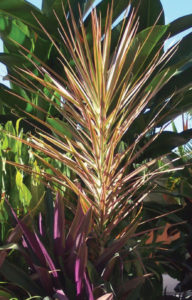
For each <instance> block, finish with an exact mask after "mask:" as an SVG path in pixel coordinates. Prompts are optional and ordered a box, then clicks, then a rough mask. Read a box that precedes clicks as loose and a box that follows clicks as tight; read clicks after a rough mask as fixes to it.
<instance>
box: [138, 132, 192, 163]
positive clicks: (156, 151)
mask: <svg viewBox="0 0 192 300" xmlns="http://www.w3.org/2000/svg"><path fill="white" fill-rule="evenodd" d="M151 138H153V136H151ZM191 138H192V129H188V130H185V131H183V132H181V133H175V132H171V131H164V132H162V133H161V134H160V135H159V136H158V137H157V139H156V140H155V141H154V142H153V143H152V144H151V145H150V146H149V147H148V148H147V149H146V151H145V152H144V154H143V155H142V159H143V158H148V157H150V158H155V157H158V156H161V155H163V154H166V153H168V152H170V151H171V150H173V149H174V148H175V147H178V146H179V145H184V144H186V143H187V142H188V141H189V140H190V139H191Z"/></svg>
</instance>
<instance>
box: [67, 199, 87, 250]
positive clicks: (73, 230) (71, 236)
mask: <svg viewBox="0 0 192 300" xmlns="http://www.w3.org/2000/svg"><path fill="white" fill-rule="evenodd" d="M83 217H84V213H83V210H82V207H81V204H80V202H78V205H77V209H76V213H75V217H74V219H73V222H72V224H71V226H70V229H69V232H68V235H67V238H66V248H67V249H70V248H71V247H72V245H73V243H74V240H75V239H76V236H77V235H78V233H79V229H80V227H81V224H82V222H83Z"/></svg>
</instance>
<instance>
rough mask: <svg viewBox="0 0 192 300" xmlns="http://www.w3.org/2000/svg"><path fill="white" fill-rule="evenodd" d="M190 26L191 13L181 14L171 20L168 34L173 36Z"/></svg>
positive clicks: (191, 20)
mask: <svg viewBox="0 0 192 300" xmlns="http://www.w3.org/2000/svg"><path fill="white" fill-rule="evenodd" d="M191 27H192V14H190V15H187V16H183V17H181V18H178V19H176V20H174V21H173V22H171V23H170V24H169V30H168V32H169V33H170V36H171V37H172V36H174V35H176V34H178V33H180V32H182V31H184V30H187V29H189V28H191Z"/></svg>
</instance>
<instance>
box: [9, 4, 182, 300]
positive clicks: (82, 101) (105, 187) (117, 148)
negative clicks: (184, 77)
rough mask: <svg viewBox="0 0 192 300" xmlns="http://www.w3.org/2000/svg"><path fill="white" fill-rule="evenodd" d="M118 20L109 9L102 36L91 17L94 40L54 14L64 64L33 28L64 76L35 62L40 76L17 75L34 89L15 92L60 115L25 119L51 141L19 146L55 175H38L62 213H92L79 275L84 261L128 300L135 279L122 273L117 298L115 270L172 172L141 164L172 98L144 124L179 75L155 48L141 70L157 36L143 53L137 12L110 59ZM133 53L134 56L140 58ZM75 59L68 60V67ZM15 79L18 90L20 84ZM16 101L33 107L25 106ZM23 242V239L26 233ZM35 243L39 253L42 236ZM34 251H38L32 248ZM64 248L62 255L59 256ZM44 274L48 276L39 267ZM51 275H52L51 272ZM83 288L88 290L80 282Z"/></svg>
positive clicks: (30, 140)
mask: <svg viewBox="0 0 192 300" xmlns="http://www.w3.org/2000/svg"><path fill="white" fill-rule="evenodd" d="M80 15H81V14H80ZM112 15H113V10H112V9H108V11H107V16H106V22H105V26H104V28H103V26H101V17H100V16H98V15H97V13H96V11H93V12H92V15H91V16H92V37H91V38H88V36H87V34H86V29H85V27H84V23H83V22H82V19H81V18H80V22H79V23H78V24H77V23H76V21H75V19H74V17H73V13H72V11H71V10H70V14H69V15H68V14H65V11H64V9H63V16H64V22H65V25H66V27H65V28H64V27H63V26H62V22H61V20H60V18H58V16H57V14H56V15H55V17H56V19H57V21H58V26H59V33H60V37H61V40H63V43H64V46H65V48H66V51H68V55H67V58H66V56H65V55H64V54H63V52H62V50H61V49H60V48H59V47H58V45H57V43H56V42H54V40H53V39H52V37H51V36H50V35H49V33H48V32H46V30H45V28H44V27H43V25H42V24H41V23H40V22H39V21H38V19H37V22H38V23H39V26H40V27H41V29H42V30H44V32H45V33H46V34H47V36H48V37H49V38H50V40H51V41H52V43H53V45H54V46H55V48H56V49H57V51H58V54H59V56H60V58H59V61H60V64H61V66H62V67H63V69H64V73H65V76H64V77H61V76H59V75H58V74H57V73H56V72H55V71H53V70H51V69H50V68H49V67H46V65H45V64H44V63H43V62H41V61H40V60H39V59H38V58H37V57H34V56H33V55H32V57H31V58H29V56H28V59H29V60H30V61H31V62H32V63H33V64H34V66H35V67H36V69H37V72H38V75H35V74H34V73H33V72H31V71H30V70H29V69H27V67H26V68H22V69H21V68H17V70H16V71H17V72H19V73H20V76H23V78H24V82H25V83H26V82H28V85H26V84H25V83H24V82H22V81H20V80H16V81H15V83H17V84H18V85H19V86H21V87H22V88H23V89H25V90H26V91H30V93H34V94H36V93H38V94H39V97H41V100H42V101H44V102H45V103H47V102H48V103H51V104H52V105H53V106H54V108H55V109H56V110H57V111H58V113H59V114H60V117H59V118H54V117H51V116H49V117H48V118H47V122H44V121H42V119H39V118H38V117H36V116H34V115H30V113H26V114H27V115H28V116H29V117H31V118H33V119H34V120H35V121H38V122H39V123H41V124H42V125H44V126H45V127H46V128H47V129H48V130H49V133H46V132H45V131H39V137H37V136H32V135H30V136H28V137H27V139H22V140H21V139H20V138H19V137H18V138H16V137H14V138H16V139H17V140H19V141H22V142H23V143H25V144H27V145H29V146H30V147H31V148H33V149H34V153H33V154H34V156H36V157H37V158H38V159H39V160H40V161H41V163H43V164H44V165H45V167H46V168H49V169H50V170H51V172H52V175H50V173H49V172H46V171H45V169H44V170H43V169H42V171H41V172H40V173H38V175H40V176H41V177H42V180H43V181H44V182H45V183H46V184H48V183H47V182H49V184H50V186H51V188H52V189H58V188H60V189H61V190H62V192H63V193H64V199H65V205H66V206H67V208H68V209H70V210H71V212H72V214H74V216H76V215H78V213H77V212H78V208H76V207H79V206H80V207H81V210H82V214H83V216H88V215H89V214H90V212H92V217H91V221H89V222H90V224H89V226H90V228H89V230H88V229H86V230H85V232H84V233H81V234H82V239H81V234H80V235H79V236H77V237H76V246H77V245H79V243H80V244H81V242H82V243H83V246H82V248H80V249H79V251H80V252H79V253H80V254H79V255H80V256H81V255H82V257H81V258H80V260H78V259H77V260H76V263H77V268H80V269H81V267H80V265H81V263H82V261H84V262H83V270H85V269H84V268H86V266H85V265H84V264H86V262H87V260H86V258H83V255H85V256H86V255H88V262H89V263H90V264H92V265H93V266H94V268H95V269H96V270H97V272H98V274H99V276H102V278H103V279H104V280H105V281H107V282H108V283H109V286H108V288H106V287H105V288H106V290H107V292H108V291H110V292H112V293H113V297H114V299H115V298H116V299H126V297H127V295H128V294H129V293H130V291H131V288H130V284H128V281H129V274H127V273H126V272H124V271H123V273H122V274H123V276H124V277H125V278H123V279H124V280H125V283H124V285H123V288H122V289H121V288H120V286H121V284H120V285H119V286H116V284H117V282H115V280H114V277H113V280H112V281H113V284H112V283H111V282H112V281H111V272H112V270H113V269H114V268H115V267H116V265H117V269H120V270H122V268H123V261H124V259H126V257H127V255H128V254H129V252H130V247H129V241H130V240H131V238H133V237H134V234H135V231H136V230H137V228H138V225H139V223H140V220H141V218H142V207H143V201H144V200H145V198H146V197H147V195H148V194H149V193H151V191H152V190H153V189H154V184H155V180H156V179H157V177H158V176H160V175H161V174H164V173H165V172H169V171H172V170H171V168H170V167H169V163H168V164H166V163H165V164H163V165H160V167H159V165H158V159H150V160H147V159H145V156H143V153H144V152H145V151H146V149H148V148H149V147H150V146H152V145H153V142H154V141H155V140H156V139H158V136H159V135H160V134H161V131H159V132H157V133H155V134H153V135H152V138H149V139H148V137H150V134H151V132H153V130H154V128H155V127H156V126H157V125H158V124H159V123H160V122H161V121H162V119H164V118H165V117H166V115H164V114H163V110H164V109H165V111H166V108H167V106H168V104H169V100H170V99H171V98H170V99H167V101H166V102H164V100H163V104H162V103H159V106H157V108H156V109H155V110H154V113H153V114H150V115H148V114H147V110H146V108H148V107H150V105H154V103H153V100H154V97H155V95H156V94H158V92H159V91H160V90H161V88H162V87H163V86H164V85H165V84H166V83H167V82H168V81H169V80H170V78H172V76H173V75H174V73H175V72H176V68H178V67H179V66H180V65H175V66H174V67H173V66H172V67H170V68H169V67H167V68H166V62H167V60H168V58H169V56H171V54H173V53H174V51H175V48H174V49H171V50H170V51H169V52H168V53H164V54H162V52H163V51H162V45H161V43H160V44H159V45H158V42H159V38H158V39H157V40H156V43H155V46H154V45H153V47H154V48H157V49H158V50H157V52H156V55H154V56H153V59H152V60H150V61H148V64H147V65H146V66H145V68H143V64H141V65H140V63H141V58H142V57H144V58H143V59H144V61H145V62H146V59H145V53H146V48H145V45H146V44H147V43H149V41H150V38H151V36H152V35H153V36H154V35H155V32H156V31H157V30H158V28H156V26H155V25H154V26H152V27H151V28H150V30H148V34H147V36H146V38H145V39H144V41H143V43H141V44H139V43H137V38H136V33H137V29H138V25H139V21H138V20H137V18H136V14H135V13H134V11H133V12H131V13H130V17H129V19H128V21H126V20H125V22H124V26H123V27H122V30H121V32H120V36H119V41H118V43H117V45H116V47H114V45H113V49H114V51H111V47H112V41H113V40H112ZM69 16H70V17H69ZM135 44H136V45H138V47H136V48H135ZM23 50H26V49H23ZM153 50H154V49H153ZM26 51H27V50H26ZM28 54H30V53H29V52H28ZM69 55H70V56H71V60H69V59H68V57H69ZM26 58H27V57H26ZM11 79H12V80H13V81H14V78H11ZM35 81H36V82H38V86H39V84H41V86H42V89H39V88H38V90H36V88H35V86H36V85H35ZM12 94H14V93H12ZM15 96H17V95H16V94H15ZM19 98H20V100H21V101H22V100H23V101H25V102H26V103H29V101H28V100H27V99H25V98H23V97H22V96H19ZM30 103H31V102H30ZM31 105H32V106H33V107H34V108H35V109H37V110H39V111H41V113H42V114H45V115H47V111H46V110H45V109H43V106H41V107H38V106H36V105H35V104H34V103H31ZM158 107H160V109H159V110H158ZM142 116H146V117H147V122H145V126H144V127H143V128H141V129H140V131H139V134H137V135H135V136H133V128H134V126H135V124H136V123H135V121H136V120H137V121H138V120H139V119H140V118H141V120H142ZM137 124H138V123H137ZM37 129H38V128H37ZM50 132H52V134H51V133H50ZM137 132H138V131H137ZM41 154H43V155H41ZM45 155H46V156H47V157H50V158H51V159H53V160H54V159H55V160H58V161H60V162H61V163H62V164H63V165H66V166H67V167H68V168H69V169H70V170H71V174H70V176H67V175H66V174H65V173H64V172H61V170H59V169H57V168H55V167H54V165H52V164H50V163H49V162H48V160H47V159H45V158H44V157H45ZM9 163H10V164H13V165H14V166H16V167H19V168H22V169H23V170H25V171H26V172H29V173H35V172H34V171H33V169H32V168H30V167H29V166H25V165H22V164H17V163H12V162H9ZM77 203H78V206H77ZM78 218H80V217H77V218H76V217H74V220H75V222H77V223H78V222H79V224H80V223H81V219H79V220H78ZM69 219H70V218H69ZM19 224H21V223H19ZM72 224H73V223H72ZM20 226H22V225H20ZM71 226H72V225H71ZM76 226H77V225H76ZM72 227H73V226H72ZM74 230H75V229H74ZM87 232H89V236H87ZM23 234H24V235H25V233H24V232H23ZM35 236H36V235H35ZM136 236H137V233H136ZM34 243H37V236H36V238H35V239H34ZM137 243H139V242H138V241H136V242H135V244H134V247H135V246H136V247H137ZM30 247H33V242H31V244H30ZM42 247H43V246H42ZM61 247H62V246H61V245H59V249H58V251H60V250H61V249H62V248H61ZM83 247H85V248H86V247H88V254H85V253H84V252H83V251H84V248H83ZM43 249H44V248H43ZM81 249H82V250H81ZM41 250H42V249H41ZM81 251H82V252H83V253H81ZM75 253H76V254H77V252H75ZM44 254H45V253H44ZM46 255H47V254H46ZM75 259H76V258H75ZM80 261H81V262H80ZM78 264H79V267H78ZM59 268H60V267H59ZM80 269H79V270H80ZM38 270H39V272H40V271H42V272H44V269H42V270H41V267H40V266H39V267H38ZM52 271H53V273H54V270H53V269H51V272H52ZM81 271H82V269H81ZM143 273H144V277H145V276H147V275H148V274H147V272H146V270H145V268H143ZM78 274H80V273H79V271H78V272H77V271H76V275H75V276H77V277H78ZM83 274H84V275H85V274H86V275H85V276H84V275H83V276H84V277H81V279H80V281H81V280H84V282H86V280H87V282H88V281H91V279H90V278H88V277H86V276H88V273H87V271H86V272H85V273H83ZM89 275H90V274H89ZM144 277H141V278H140V277H139V278H135V279H134V280H135V281H134V282H132V287H135V286H137V285H138V284H140V283H142V280H143V278H144ZM78 284H79V285H78V286H80V287H81V286H82V284H81V283H79V281H78ZM86 284H87V283H86ZM92 285H94V282H92ZM78 288H79V287H77V290H78ZM87 288H88V286H87ZM88 289H89V288H88ZM68 297H69V298H70V295H68ZM71 297H72V296H71ZM87 297H88V296H87ZM109 297H112V296H111V295H110V296H109ZM75 299H76V298H75ZM80 299H81V298H80ZM82 299H83V298H82ZM90 299H91V298H90Z"/></svg>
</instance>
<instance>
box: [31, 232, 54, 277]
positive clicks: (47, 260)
mask: <svg viewBox="0 0 192 300" xmlns="http://www.w3.org/2000/svg"><path fill="white" fill-rule="evenodd" d="M35 237H36V240H37V242H38V244H39V247H40V249H41V252H42V254H43V255H44V257H45V260H46V264H47V265H48V266H49V271H50V272H51V274H53V277H54V278H55V279H58V273H57V271H56V267H55V265H54V263H53V261H52V259H51V257H50V255H49V254H48V252H47V250H46V249H45V247H44V245H43V244H42V242H41V241H40V239H39V237H38V236H37V234H36V233H35Z"/></svg>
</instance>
